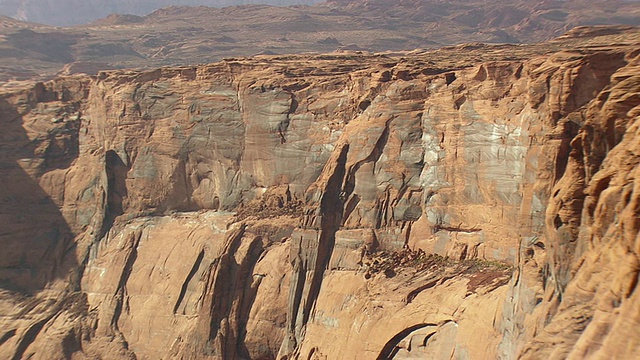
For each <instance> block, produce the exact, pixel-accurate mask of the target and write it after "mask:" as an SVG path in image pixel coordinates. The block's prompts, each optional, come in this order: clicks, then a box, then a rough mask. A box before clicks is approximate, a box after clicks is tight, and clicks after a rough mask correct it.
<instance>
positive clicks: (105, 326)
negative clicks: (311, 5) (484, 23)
mask: <svg viewBox="0 0 640 360" xmlns="http://www.w3.org/2000/svg"><path fill="white" fill-rule="evenodd" d="M638 34H639V33H638V31H637V30H629V29H624V28H615V29H609V30H608V31H607V32H605V33H604V34H603V32H602V29H597V30H596V31H595V32H591V30H589V29H584V28H583V29H578V30H576V31H575V32H573V33H571V34H569V35H567V36H565V37H564V38H562V39H559V40H556V41H554V42H549V43H545V44H540V45H531V46H515V45H495V46H490V45H482V44H472V45H462V46H457V47H450V48H445V49H441V50H438V51H433V52H424V53H413V54H404V55H402V56H399V57H395V56H382V55H364V54H354V53H351V54H349V53H343V54H330V55H300V56H294V55H291V56H263V57H256V58H237V59H228V60H226V61H223V62H219V63H214V64H210V65H200V66H185V67H167V68H162V69H158V70H153V71H127V70H120V71H111V72H101V73H99V74H98V75H97V76H93V77H90V76H72V77H63V78H58V79H56V80H53V81H50V82H46V83H38V84H36V85H31V86H29V87H25V88H24V89H22V90H16V91H12V92H9V91H4V92H2V93H0V121H2V128H3V129H5V130H4V131H3V132H2V133H1V134H0V167H1V168H2V169H3V171H2V172H0V185H1V186H0V229H2V231H1V232H0V244H2V246H3V252H2V253H0V287H1V290H0V315H2V316H0V329H2V330H1V331H2V332H0V340H1V341H0V355H1V356H0V357H6V358H14V359H21V358H80V359H83V358H108V359H133V358H149V359H151V358H153V359H156V358H189V359H246V358H256V359H275V358H277V359H282V358H288V359H298V358H299V359H316V358H318V359H320V358H329V359H335V358H344V359H369V358H370V359H375V358H383V359H384V358H412V357H413V358H416V357H417V358H446V357H453V356H455V357H459V358H472V359H486V358H497V357H502V358H518V357H523V358H541V357H543V358H572V357H573V358H584V357H589V356H593V357H603V356H614V355H615V356H616V357H620V358H634V357H635V356H636V355H637V354H636V350H635V349H637V348H638V347H637V346H635V345H636V344H635V341H636V340H635V339H639V338H640V337H637V336H635V335H637V334H636V332H637V331H638V329H639V328H640V327H638V325H639V324H638V323H637V322H638V321H637V320H636V318H635V315H636V314H635V312H634V309H636V308H637V304H638V301H639V300H638V299H636V298H637V296H638V295H637V293H635V288H636V285H637V281H636V280H637V274H638V270H639V269H640V266H638V264H640V259H639V257H638V256H639V255H638V254H639V251H640V250H639V249H638V247H637V244H636V242H637V241H636V240H637V239H636V238H637V237H638V226H639V223H638V221H637V214H638V201H639V200H638V194H639V192H638V191H636V190H637V189H636V188H637V186H636V180H635V174H636V171H637V164H638V159H640V157H639V156H638V155H639V154H638V153H639V152H640V149H638V145H637V144H638V139H637V138H636V137H637V136H638V123H637V121H638V120H639V119H640V117H639V115H640V97H639V95H638V93H639V90H640V75H638V74H640V71H638V70H639V69H638V67H639V61H640V60H639V59H640V58H639V56H640V50H639V49H638V47H637V43H638V39H639V35H638ZM614 43H615V45H611V44H614ZM623 342H624V344H626V345H625V346H621V344H622V343H623Z"/></svg>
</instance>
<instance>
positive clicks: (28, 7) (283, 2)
mask: <svg viewBox="0 0 640 360" xmlns="http://www.w3.org/2000/svg"><path fill="white" fill-rule="evenodd" d="M321 1H322V0H85V1H82V2H80V3H78V2H77V1H74V0H0V15H4V16H8V17H11V18H14V19H17V20H21V21H29V22H35V23H41V24H46V25H54V26H73V25H81V24H86V23H89V22H92V21H95V20H98V19H101V18H104V17H106V16H109V15H111V14H131V15H139V16H143V15H147V14H149V13H151V12H153V11H155V10H158V9H161V8H164V7H168V6H172V5H177V6H211V7H226V6H235V5H248V4H265V5H276V6H291V5H309V4H314V3H319V2H321Z"/></svg>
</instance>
